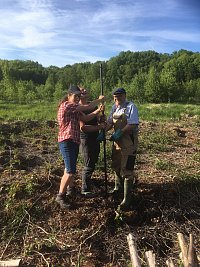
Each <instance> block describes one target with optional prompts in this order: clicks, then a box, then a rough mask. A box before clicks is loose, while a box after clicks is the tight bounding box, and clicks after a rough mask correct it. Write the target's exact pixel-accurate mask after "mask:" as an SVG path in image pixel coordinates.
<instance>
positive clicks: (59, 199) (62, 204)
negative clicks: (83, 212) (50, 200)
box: [56, 195, 71, 209]
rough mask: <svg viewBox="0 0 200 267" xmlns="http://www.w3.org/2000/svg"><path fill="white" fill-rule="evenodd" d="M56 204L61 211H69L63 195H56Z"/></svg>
mask: <svg viewBox="0 0 200 267" xmlns="http://www.w3.org/2000/svg"><path fill="white" fill-rule="evenodd" d="M56 202H57V203H58V204H59V205H60V207H61V208H62V209H70V208H71V205H70V204H69V203H68V202H67V201H66V199H65V197H64V196H63V195H57V197H56Z"/></svg>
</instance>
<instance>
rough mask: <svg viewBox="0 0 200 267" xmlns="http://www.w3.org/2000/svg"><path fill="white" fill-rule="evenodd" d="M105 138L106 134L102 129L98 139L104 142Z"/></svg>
mask: <svg viewBox="0 0 200 267" xmlns="http://www.w3.org/2000/svg"><path fill="white" fill-rule="evenodd" d="M104 140H105V134H104V132H103V130H101V131H100V132H99V135H98V136H97V141H99V142H102V141H104Z"/></svg>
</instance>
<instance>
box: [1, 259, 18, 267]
mask: <svg viewBox="0 0 200 267" xmlns="http://www.w3.org/2000/svg"><path fill="white" fill-rule="evenodd" d="M20 263H21V259H16V260H8V261H0V267H18V266H20Z"/></svg>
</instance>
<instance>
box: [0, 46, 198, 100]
mask: <svg viewBox="0 0 200 267" xmlns="http://www.w3.org/2000/svg"><path fill="white" fill-rule="evenodd" d="M100 64H102V66H103V82H104V91H105V95H107V96H108V97H110V96H111V94H112V91H113V89H114V88H116V87H124V88H125V89H126V91H127V95H128V97H129V98H130V99H132V100H134V101H136V102H138V103H188V104H198V103H200V53H199V52H191V51H187V50H183V49H181V50H179V51H175V52H173V53H172V54H168V53H164V54H162V53H157V52H155V51H144V52H132V51H126V52H120V53H119V55H117V56H115V57H112V58H110V59H109V60H108V61H103V62H100V61H98V62H95V63H90V62H85V63H75V64H73V65H66V66H64V67H61V68H59V67H56V66H50V67H43V66H42V65H41V64H39V63H38V62H34V61H30V60H27V61H23V60H0V99H1V100H2V101H3V102H8V103H18V104H29V103H33V102H38V101H42V102H43V101H57V100H59V99H61V98H62V97H63V96H64V95H65V94H66V92H67V88H68V87H69V86H70V84H78V85H80V86H84V87H86V88H89V89H90V92H91V96H92V97H93V98H94V97H97V96H98V95H99V94H100V88H101V86H100V74H99V73H100Z"/></svg>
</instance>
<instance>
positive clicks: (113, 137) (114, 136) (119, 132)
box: [109, 129, 122, 141]
mask: <svg viewBox="0 0 200 267" xmlns="http://www.w3.org/2000/svg"><path fill="white" fill-rule="evenodd" d="M121 137H122V130H121V129H117V130H116V131H115V132H114V133H113V134H112V135H111V137H110V139H109V140H110V141H117V140H119V139H120V138H121Z"/></svg>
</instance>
